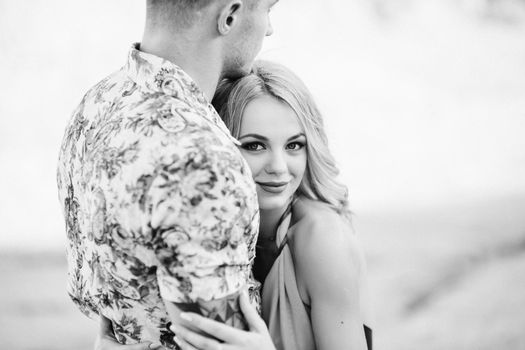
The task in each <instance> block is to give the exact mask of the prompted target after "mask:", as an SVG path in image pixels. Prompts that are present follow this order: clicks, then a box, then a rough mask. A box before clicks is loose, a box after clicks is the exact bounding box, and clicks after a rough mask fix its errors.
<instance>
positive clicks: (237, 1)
mask: <svg viewBox="0 0 525 350" xmlns="http://www.w3.org/2000/svg"><path fill="white" fill-rule="evenodd" d="M243 6H244V4H243V2H242V0H231V1H228V2H227V3H226V4H225V5H224V7H223V8H222V10H221V11H220V13H219V19H218V22H217V30H218V31H219V33H220V34H221V35H228V34H229V33H230V32H231V30H232V28H233V27H234V26H235V25H236V24H237V22H239V16H240V13H241V10H242V7H243Z"/></svg>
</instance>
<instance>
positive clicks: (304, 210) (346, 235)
mask: <svg viewBox="0 0 525 350" xmlns="http://www.w3.org/2000/svg"><path fill="white" fill-rule="evenodd" d="M294 215H296V223H295V225H294V233H293V235H292V238H291V240H292V244H293V245H294V247H296V248H297V253H298V254H301V252H306V253H308V252H310V250H312V249H313V250H315V251H316V252H320V253H322V252H323V250H324V249H329V248H336V251H346V250H347V248H348V247H349V246H350V247H351V246H353V245H355V244H356V243H357V242H356V241H355V234H354V233H353V231H352V228H351V226H350V223H349V222H348V220H347V219H345V218H344V217H342V216H341V215H340V214H338V213H337V212H336V211H335V210H333V209H332V208H331V207H329V206H328V205H327V204H325V203H323V202H319V201H314V200H309V199H299V200H298V201H297V202H296V204H295V205H294ZM340 244H343V246H340ZM337 247H340V248H337ZM294 250H295V249H294ZM319 250H321V251H319Z"/></svg>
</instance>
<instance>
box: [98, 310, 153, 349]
mask: <svg viewBox="0 0 525 350" xmlns="http://www.w3.org/2000/svg"><path fill="white" fill-rule="evenodd" d="M161 348H162V346H161V345H160V344H154V343H151V342H145V343H138V344H131V345H122V344H120V343H119V342H118V341H117V338H115V334H114V333H113V326H112V325H111V321H110V320H109V319H107V318H106V317H104V316H102V315H101V316H100V328H99V331H98V335H97V339H96V340H95V350H154V349H155V350H156V349H161Z"/></svg>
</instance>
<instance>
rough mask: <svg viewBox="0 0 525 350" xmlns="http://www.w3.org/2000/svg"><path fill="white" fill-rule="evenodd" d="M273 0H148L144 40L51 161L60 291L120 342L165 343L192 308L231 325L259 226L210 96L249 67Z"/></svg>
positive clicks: (237, 320) (251, 191)
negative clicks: (64, 282)
mask: <svg viewBox="0 0 525 350" xmlns="http://www.w3.org/2000/svg"><path fill="white" fill-rule="evenodd" d="M275 2H276V0H148V1H147V19H146V27H145V31H144V36H143V40H142V43H141V44H140V45H138V44H136V45H134V46H133V47H132V49H131V51H130V53H129V57H128V62H127V64H126V65H125V66H124V67H123V68H122V69H120V70H119V71H117V72H115V73H113V74H112V75H110V76H108V77H107V78H105V79H104V80H102V81H101V82H100V83H98V84H97V85H95V86H94V87H93V88H92V89H91V90H90V91H88V93H87V94H86V95H85V97H84V99H83V100H82V102H81V103H80V105H79V107H78V108H77V110H76V111H75V112H74V114H73V117H72V118H71V121H70V122H69V125H68V126H67V129H66V132H65V136H64V140H63V143H62V146H61V149H60V156H59V165H58V188H59V197H60V200H61V202H62V204H63V209H64V214H65V219H66V230H67V238H68V247H67V254H68V263H69V271H68V276H69V284H68V292H69V294H70V296H71V298H72V299H73V301H74V302H75V303H76V304H77V305H78V306H79V308H80V309H81V310H82V311H83V312H84V313H85V314H87V315H89V316H96V314H101V315H104V316H105V317H107V318H108V319H110V320H111V322H112V327H113V330H114V332H115V336H116V338H117V340H118V341H119V342H120V343H124V344H133V343H137V342H144V341H151V342H159V340H160V342H161V343H162V345H164V346H165V347H168V348H176V345H175V344H174V343H173V340H172V338H173V334H172V333H171V332H170V331H169V330H168V328H167V324H168V323H169V322H170V321H171V322H177V318H178V313H179V312H181V311H186V310H190V311H197V312H200V313H201V314H203V315H205V316H207V317H211V318H214V319H217V320H221V321H223V322H225V323H228V324H230V325H234V326H236V327H239V328H243V327H244V324H245V322H244V318H243V316H242V313H240V311H239V307H238V297H239V293H240V292H241V290H242V289H243V288H244V287H245V286H246V285H248V286H252V287H253V285H254V282H253V280H252V279H251V277H250V271H251V263H252V261H253V258H254V245H255V241H256V238H257V237H256V236H257V229H258V208H257V200H256V195H255V187H254V184H253V182H252V180H251V176H250V172H249V169H248V166H247V164H246V163H245V162H244V160H243V159H242V157H241V155H240V153H239V151H238V150H237V148H236V145H235V142H236V140H235V139H233V138H232V137H231V136H230V134H229V132H228V130H227V129H226V127H225V126H224V124H223V123H222V121H221V120H220V118H219V117H218V115H217V113H216V112H215V110H214V109H213V107H212V106H211V104H210V103H209V101H210V100H211V98H212V96H213V93H214V90H215V88H216V86H217V83H218V81H219V80H220V79H221V78H223V77H236V76H240V75H243V74H246V73H248V72H249V70H250V67H251V64H252V62H253V60H254V58H255V56H256V54H257V53H258V52H259V50H260V48H261V44H262V40H263V38H264V36H265V35H271V34H272V27H271V25H270V22H269V10H270V8H271V7H272V6H273V5H274V4H275Z"/></svg>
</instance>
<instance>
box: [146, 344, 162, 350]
mask: <svg viewBox="0 0 525 350" xmlns="http://www.w3.org/2000/svg"><path fill="white" fill-rule="evenodd" d="M161 347H162V344H159V343H151V344H150V345H149V348H150V349H151V350H157V349H160V348H161Z"/></svg>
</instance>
